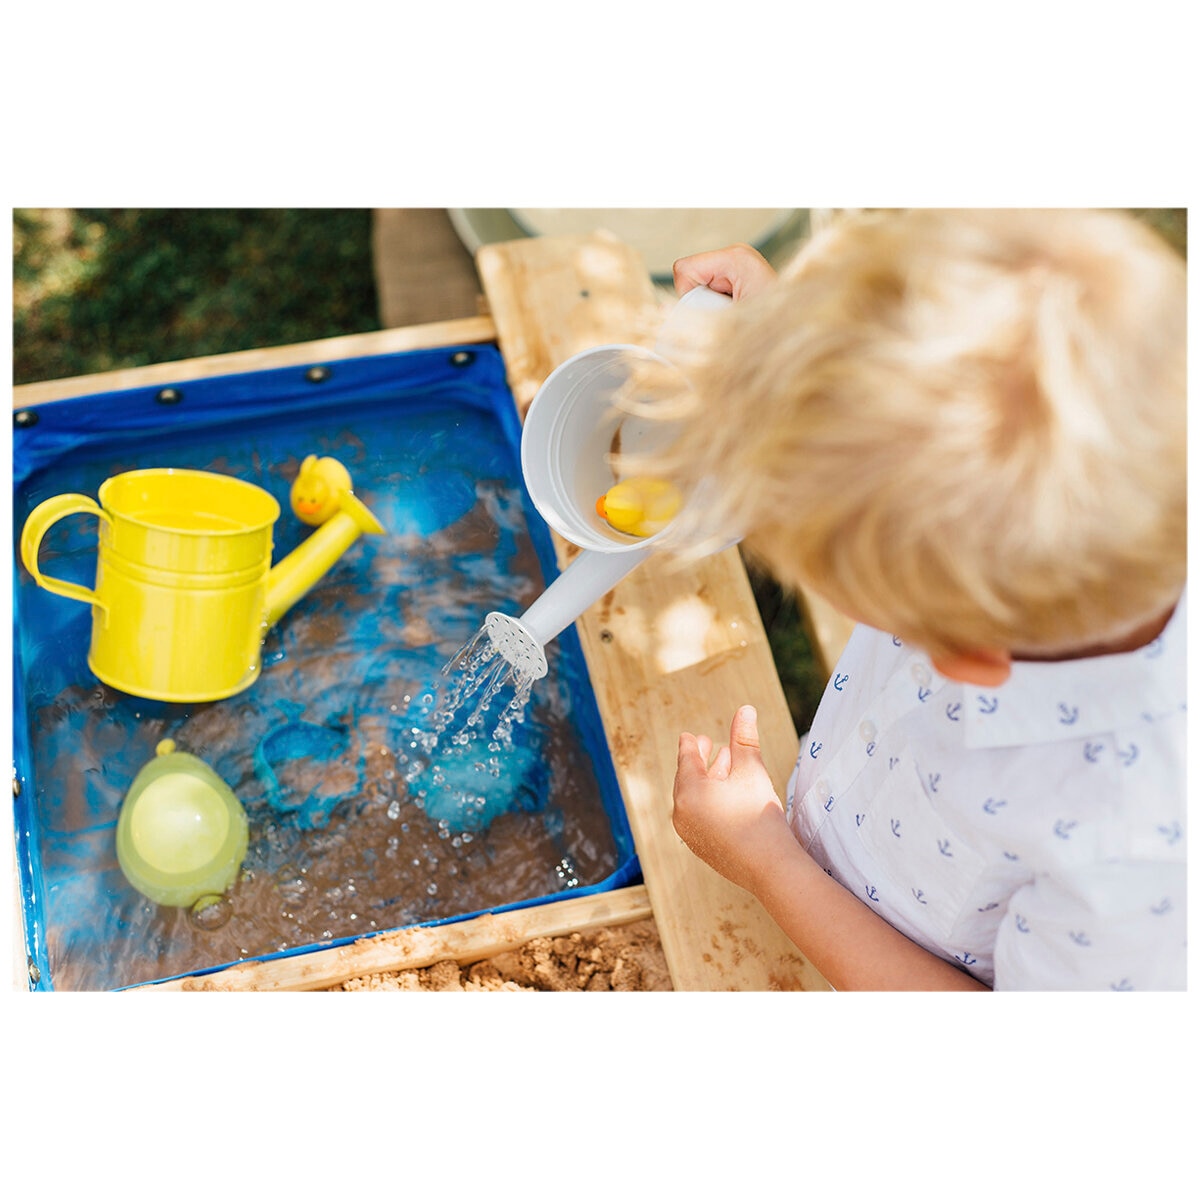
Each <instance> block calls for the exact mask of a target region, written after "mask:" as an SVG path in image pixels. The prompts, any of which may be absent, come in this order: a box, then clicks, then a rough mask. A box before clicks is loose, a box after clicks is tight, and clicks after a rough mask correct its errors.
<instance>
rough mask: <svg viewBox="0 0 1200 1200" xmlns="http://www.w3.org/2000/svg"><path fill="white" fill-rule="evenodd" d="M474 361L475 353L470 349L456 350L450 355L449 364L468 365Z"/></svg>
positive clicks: (455, 365) (456, 365)
mask: <svg viewBox="0 0 1200 1200" xmlns="http://www.w3.org/2000/svg"><path fill="white" fill-rule="evenodd" d="M474 361H475V355H474V354H472V353H471V351H470V350H458V351H456V352H455V353H454V354H452V355H450V365H451V366H453V367H469V366H470V365H471V363H473V362H474Z"/></svg>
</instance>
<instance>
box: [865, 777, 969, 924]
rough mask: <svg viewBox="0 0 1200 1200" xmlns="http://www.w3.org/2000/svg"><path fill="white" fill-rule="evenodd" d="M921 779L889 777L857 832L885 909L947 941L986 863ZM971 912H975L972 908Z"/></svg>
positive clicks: (941, 801)
mask: <svg viewBox="0 0 1200 1200" xmlns="http://www.w3.org/2000/svg"><path fill="white" fill-rule="evenodd" d="M924 778H925V776H923V775H922V773H921V772H920V771H919V770H916V769H913V768H911V767H910V768H908V769H906V770H897V771H895V772H892V773H889V774H888V775H887V776H886V777H885V778H884V779H883V781H882V782H881V784H880V786H879V788H878V789H877V790H876V791H875V793H874V795H873V797H872V800H871V803H870V805H869V807H868V809H867V812H866V813H865V814H864V815H863V816H862V818H861V820H860V824H859V828H858V833H859V837H860V840H861V842H862V845H863V848H864V850H865V851H866V853H867V854H868V855H869V856H870V858H871V859H872V860H873V862H874V865H875V870H876V872H877V877H879V878H880V887H881V889H882V888H886V889H887V901H888V906H889V907H891V908H893V909H895V910H896V911H897V912H898V913H899V914H902V915H903V916H904V917H905V918H906V920H907V921H908V923H910V924H911V925H912V926H914V927H915V928H917V929H920V930H922V931H923V932H926V933H930V934H933V935H935V936H936V937H938V938H939V939H946V938H948V937H949V936H950V934H951V932H952V931H953V929H954V927H955V925H957V924H958V921H959V918H960V916H962V915H963V912H964V909H967V906H968V902H969V901H970V900H971V897H972V895H973V894H974V893H975V891H976V888H977V886H978V884H979V881H980V877H981V876H982V875H983V874H984V872H985V870H986V860H985V859H984V857H983V855H982V854H980V853H979V851H978V850H976V849H975V848H974V847H973V846H971V845H970V844H969V843H968V841H967V840H966V839H965V838H964V837H963V836H962V835H961V834H960V833H958V832H957V831H956V830H955V829H954V827H952V826H951V825H950V824H949V822H947V821H946V819H945V818H944V817H943V816H942V814H941V812H940V811H939V808H938V805H939V804H940V803H944V800H942V798H940V797H933V798H931V797H930V795H929V794H928V792H927V791H926V789H925V786H924V784H923V779H924ZM969 911H970V912H972V913H973V912H974V909H973V908H972V909H970V910H969Z"/></svg>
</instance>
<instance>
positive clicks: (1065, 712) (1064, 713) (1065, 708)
mask: <svg viewBox="0 0 1200 1200" xmlns="http://www.w3.org/2000/svg"><path fill="white" fill-rule="evenodd" d="M1078 720H1079V706H1078V705H1074V706H1072V705H1067V704H1060V705H1059V706H1058V723H1059V724H1060V725H1074V724H1075V722H1076V721H1078Z"/></svg>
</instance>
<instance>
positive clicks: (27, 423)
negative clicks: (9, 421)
mask: <svg viewBox="0 0 1200 1200" xmlns="http://www.w3.org/2000/svg"><path fill="white" fill-rule="evenodd" d="M37 423H38V415H37V413H35V412H34V411H33V409H31V408H22V409H21V410H20V411H19V412H15V413H13V425H14V426H15V427H16V428H17V429H30V428H32V427H33V426H34V425H36V424H37Z"/></svg>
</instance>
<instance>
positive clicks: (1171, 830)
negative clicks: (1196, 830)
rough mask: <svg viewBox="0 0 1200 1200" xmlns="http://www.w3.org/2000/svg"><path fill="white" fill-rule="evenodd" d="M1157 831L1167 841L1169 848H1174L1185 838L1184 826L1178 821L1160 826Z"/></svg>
mask: <svg viewBox="0 0 1200 1200" xmlns="http://www.w3.org/2000/svg"><path fill="white" fill-rule="evenodd" d="M1157 829H1158V832H1159V833H1161V834H1162V835H1163V837H1165V838H1166V839H1167V845H1168V846H1174V845H1175V844H1176V843H1177V842H1178V841H1179V839H1180V838H1181V837H1183V826H1182V825H1180V823H1179V822H1178V821H1172V822H1171V824H1170V825H1159V826H1157Z"/></svg>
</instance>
